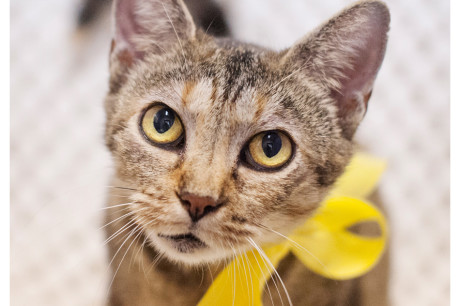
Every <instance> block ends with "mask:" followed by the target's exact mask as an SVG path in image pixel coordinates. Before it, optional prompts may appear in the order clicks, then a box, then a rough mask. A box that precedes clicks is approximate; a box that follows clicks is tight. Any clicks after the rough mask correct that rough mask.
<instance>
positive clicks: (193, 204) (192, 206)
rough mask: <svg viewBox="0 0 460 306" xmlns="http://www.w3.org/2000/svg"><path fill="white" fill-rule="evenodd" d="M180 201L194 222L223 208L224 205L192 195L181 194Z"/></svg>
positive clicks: (207, 198)
mask: <svg viewBox="0 0 460 306" xmlns="http://www.w3.org/2000/svg"><path fill="white" fill-rule="evenodd" d="M179 199H180V201H181V203H182V205H183V206H184V208H185V209H186V210H187V212H188V214H189V215H190V218H192V221H194V222H197V221H198V220H200V219H201V218H203V217H204V216H205V215H207V214H209V213H211V212H213V211H216V210H217V209H219V208H220V207H221V206H222V203H218V202H217V201H215V200H214V199H213V198H211V197H202V196H198V195H195V194H192V193H183V194H180V195H179Z"/></svg>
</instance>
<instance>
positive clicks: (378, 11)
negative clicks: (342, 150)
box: [282, 0, 390, 139]
mask: <svg viewBox="0 0 460 306" xmlns="http://www.w3.org/2000/svg"><path fill="white" fill-rule="evenodd" d="M389 23H390V15H389V12H388V8H387V7H386V5H385V4H384V3H383V2H380V1H376V0H371V1H361V2H358V3H357V4H355V5H352V6H350V7H349V8H348V9H345V10H343V11H342V12H341V13H339V14H338V15H336V16H335V17H333V18H331V19H330V20H329V21H328V22H326V23H325V24H323V25H322V26H321V27H319V28H318V29H316V30H315V31H314V32H313V33H312V34H310V35H308V36H306V37H305V38H303V39H302V40H300V41H299V42H298V43H296V44H295V45H294V46H293V47H292V48H290V49H289V50H287V52H286V53H285V54H284V56H283V58H282V62H284V63H285V64H286V65H288V67H290V68H289V69H290V70H293V71H299V72H300V75H301V76H303V77H305V78H310V79H313V80H315V81H319V82H321V84H323V85H324V86H325V87H326V88H327V89H328V91H329V92H330V96H331V98H332V99H333V100H334V102H335V104H336V106H337V117H338V119H339V124H340V126H341V128H342V134H343V135H344V137H346V138H348V139H351V138H352V137H353V134H354V133H355V130H356V128H357V127H358V125H359V123H360V122H361V120H362V118H363V117H364V114H365V113H366V109H367V102H368V100H369V98H370V96H371V93H372V87H373V83H374V80H375V78H376V76H377V72H378V70H379V68H380V65H381V64H382V61H383V57H384V54H385V49H386V43H387V32H388V30H389Z"/></svg>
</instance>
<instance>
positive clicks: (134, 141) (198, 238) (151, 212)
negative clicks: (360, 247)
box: [106, 0, 386, 264]
mask: <svg viewBox="0 0 460 306" xmlns="http://www.w3.org/2000/svg"><path fill="white" fill-rule="evenodd" d="M129 2H133V1H124V2H123V1H121V2H118V3H116V5H117V7H118V13H117V14H123V13H124V11H126V10H128V11H129V5H130V4H129ZM139 2H141V3H143V2H147V1H143V0H142V1H139ZM120 3H121V4H120ZM133 3H134V2H133ZM155 3H156V1H150V4H151V5H152V7H151V8H150V9H157V13H158V9H159V7H155ZM131 5H132V3H131ZM163 9H164V10H163ZM168 10H170V14H168V18H167V19H168V23H166V25H168V24H170V25H171V24H175V27H174V28H172V30H174V31H173V32H174V34H173V35H171V33H170V35H169V36H168V35H167V34H164V33H166V32H167V31H166V30H165V27H166V26H165V24H161V21H159V22H160V25H159V26H161V29H162V30H163V32H162V33H163V34H162V36H161V38H162V39H161V40H160V39H157V40H155V39H154V38H152V41H149V40H148V39H147V38H148V37H149V35H150V37H154V36H155V35H157V36H158V31H157V32H156V34H151V33H150V32H148V31H147V32H146V33H141V34H139V27H138V28H137V32H136V33H135V34H131V36H136V38H135V39H132V40H129V39H128V38H127V37H130V36H129V35H128V34H126V31H125V30H123V29H126V28H129V27H127V26H126V25H123V24H120V25H119V27H120V28H121V30H119V33H123V35H121V38H120V35H119V36H118V37H116V40H115V45H114V48H113V51H112V63H111V66H112V67H111V69H112V71H111V91H110V93H109V95H108V97H107V99H106V109H107V131H106V140H107V144H108V147H109V148H110V150H111V152H112V153H113V156H114V159H115V164H116V172H117V174H116V175H117V177H118V179H119V180H120V181H121V182H122V184H123V185H124V187H128V188H133V189H135V190H136V191H133V192H132V194H131V196H130V200H131V201H132V204H131V205H130V206H129V209H130V210H131V212H132V217H133V220H134V221H135V222H136V223H137V224H138V225H140V226H141V227H142V229H143V232H144V234H145V236H146V237H147V238H148V239H149V242H150V243H151V244H152V245H153V246H154V247H155V248H157V249H158V250H159V251H160V252H162V253H164V254H165V255H166V256H167V257H169V258H171V259H173V260H177V261H180V262H184V263H190V264H194V263H202V262H208V261H213V260H216V259H222V258H225V257H228V256H231V255H235V252H237V253H238V252H240V251H243V250H246V249H248V248H251V247H253V246H252V243H257V244H259V245H260V244H264V243H269V242H275V241H276V240H277V239H279V238H280V235H279V234H276V233H275V232H279V233H281V234H284V235H286V234H288V233H289V231H290V230H292V229H293V228H294V227H296V226H298V225H299V224H300V223H302V222H304V221H305V219H306V218H307V217H308V216H309V215H311V214H312V213H313V212H314V210H315V208H317V207H318V205H319V203H320V202H321V200H322V199H323V197H324V196H325V194H326V193H327V191H328V190H329V188H330V187H331V185H332V183H333V182H334V180H335V179H336V178H337V176H338V175H340V173H341V172H342V171H343V169H344V167H345V165H346V163H347V161H348V160H349V158H350V155H351V153H352V152H351V136H352V134H353V132H354V130H355V128H356V126H357V124H358V123H359V120H360V119H361V118H362V116H363V113H364V111H365V106H366V104H367V99H368V97H369V95H370V88H371V87H370V86H369V85H368V82H365V83H366V84H365V85H360V87H362V88H364V89H363V90H361V92H362V93H361V92H358V91H356V90H354V91H353V95H352V98H347V97H346V94H344V95H343V97H340V98H337V97H336V95H337V92H339V91H338V90H337V88H343V86H340V85H341V84H340V82H342V83H347V82H348V78H345V79H343V77H342V76H341V75H340V73H337V71H336V70H337V69H339V68H337V67H336V66H331V67H329V68H324V71H326V72H327V69H329V70H330V71H331V72H330V75H327V76H326V77H324V78H321V77H319V75H321V74H324V72H318V69H319V68H318V67H321V65H325V64H324V62H325V60H324V59H322V58H321V59H320V60H317V62H315V61H313V60H311V61H310V62H308V61H306V59H305V56H306V54H305V50H304V48H305V45H307V46H309V47H310V48H307V49H308V51H309V52H312V50H313V51H314V48H315V47H317V45H316V44H318V42H315V41H314V40H313V41H312V42H304V43H299V44H298V45H296V46H295V47H293V48H291V49H290V50H287V51H285V52H281V53H277V52H271V51H266V50H263V49H260V48H256V47H252V46H249V45H242V44H240V45H231V44H228V43H227V42H223V41H216V40H214V39H212V38H210V37H208V36H206V35H204V34H203V33H200V32H197V31H196V30H195V28H194V26H193V23H192V21H191V19H190V18H189V17H190V16H188V13H187V12H186V11H185V8H184V7H183V5H182V3H180V2H179V3H175V2H174V1H173V3H169V4H168V5H166V7H163V8H162V9H161V10H160V11H163V12H167V11H168ZM145 14H146V15H145V16H143V18H144V19H145V18H148V16H149V12H148V11H146V12H145ZM131 15H132V14H131ZM117 16H118V15H117ZM360 16H361V15H360ZM157 17H158V16H157ZM361 17H362V16H361ZM355 19H356V18H355ZM157 20H158V18H157ZM169 21H170V23H169ZM365 21H366V20H364V21H362V20H361V23H363V22H365ZM132 22H135V20H132ZM137 22H139V21H137ZM137 25H139V23H138V24H137ZM123 26H124V28H123ZM132 28H135V27H131V29H132ZM150 30H152V29H150ZM170 30H171V29H170ZM149 33H150V34H149ZM385 33H386V30H385V32H384V34H385ZM320 34H321V35H324V33H320V32H319V33H317V35H320ZM140 35H142V36H143V39H140V38H139V37H140ZM152 35H153V36H152ZM164 36H166V38H167V39H169V40H171V41H165V39H166V38H165V37H164ZM366 37H367V36H366ZM382 37H384V35H382ZM307 40H312V39H311V38H308V39H307ZM127 42H128V44H127ZM129 43H131V44H132V45H133V46H138V49H133V48H134V47H133V48H130V47H126V44H127V45H128V46H130V45H129ZM149 43H151V46H150V47H149ZM124 44H125V46H124V47H123V48H121V47H120V45H122V46H123V45H124ZM136 44H137V45H136ZM141 45H142V47H141ZM317 48H319V47H317ZM133 50H134V51H133ZM318 52H320V51H318ZM382 52H383V51H380V53H382ZM337 53H338V51H337ZM310 56H311V55H310ZM382 57H383V53H382V54H381V55H378V56H377V58H378V61H379V63H378V64H377V65H376V64H374V63H371V64H372V65H374V66H376V67H377V69H378V66H379V65H380V61H381V58H382ZM299 62H301V63H299ZM305 63H307V65H304V64H305ZM369 65H370V64H366V67H368V66H369ZM372 65H370V66H372ZM309 66H315V67H314V68H311V69H310V70H309V68H308V67H309ZM347 69H350V67H349V66H345V68H344V69H343V70H342V72H343V71H346V70H347ZM334 73H335V74H334ZM375 73H376V71H375V72H374V74H375ZM373 77H374V76H371V77H367V78H369V79H371V81H372V80H373ZM335 83H339V84H335ZM352 85H353V86H355V87H356V85H355V84H352ZM341 93H342V92H341ZM359 95H361V96H362V97H361V100H359V99H360V96H359ZM340 99H342V100H343V101H344V102H342V104H343V105H345V106H346V107H345V108H347V109H344V108H341V107H340V106H337V103H338V102H337V100H340ZM363 101H364V102H363ZM355 121H356V122H355Z"/></svg>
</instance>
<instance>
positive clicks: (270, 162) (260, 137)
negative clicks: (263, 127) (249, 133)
mask: <svg viewBox="0 0 460 306" xmlns="http://www.w3.org/2000/svg"><path fill="white" fill-rule="evenodd" d="M249 154H250V155H251V158H252V160H253V161H254V162H255V163H256V164H258V165H259V166H262V167H264V168H278V167H280V166H282V165H284V164H285V163H286V162H287V161H288V160H289V158H290V157H291V155H292V143H291V140H290V139H289V137H288V136H286V135H285V134H284V133H283V132H280V131H267V132H262V133H260V134H257V135H256V136H255V137H254V138H253V139H252V140H251V142H250V143H249Z"/></svg>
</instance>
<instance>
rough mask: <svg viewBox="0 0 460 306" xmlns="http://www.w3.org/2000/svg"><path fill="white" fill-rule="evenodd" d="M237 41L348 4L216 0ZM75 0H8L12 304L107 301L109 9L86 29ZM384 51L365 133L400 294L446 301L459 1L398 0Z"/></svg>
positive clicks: (287, 39)
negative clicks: (453, 44)
mask: <svg viewBox="0 0 460 306" xmlns="http://www.w3.org/2000/svg"><path fill="white" fill-rule="evenodd" d="M219 2H220V3H222V4H223V6H224V8H225V11H226V14H227V16H228V19H229V21H230V25H231V28H232V30H233V32H234V34H235V36H237V37H238V38H240V39H243V40H246V41H251V42H256V43H259V44H262V45H266V46H270V47H274V48H277V49H280V48H283V47H286V46H289V45H290V44H291V43H292V42H294V41H295V40H296V39H298V38H300V37H301V36H302V35H303V34H305V33H306V32H307V31H309V30H311V29H312V28H313V27H315V26H316V25H318V24H319V23H320V22H322V21H323V20H325V19H326V18H328V17H330V16H331V15H332V14H334V13H335V12H337V11H338V10H339V9H341V8H343V7H344V6H345V5H347V4H348V3H349V1H344V0H325V1H312V0H284V1H282V0H276V1H275V0H235V1H225V0H219ZM78 3H79V2H78V0H67V1H64V0H46V1H45V0H43V1H33V0H16V1H14V2H12V3H11V97H12V100H11V298H12V305H59V306H64V305H78V306H81V305H102V304H103V302H102V301H103V300H104V298H105V295H106V289H105V288H106V284H107V280H108V277H107V274H106V271H107V270H106V263H105V256H106V255H105V249H104V246H103V244H102V242H103V233H102V231H100V230H98V228H99V227H100V225H101V222H102V221H101V213H102V211H101V210H100V208H101V207H102V206H103V205H104V197H105V193H106V190H107V188H110V187H108V186H107V182H108V179H107V178H108V175H109V174H110V171H111V170H110V169H111V167H110V159H109V155H108V153H107V152H106V150H105V148H104V146H103V141H102V132H103V122H104V113H103V110H102V100H103V97H104V94H105V92H106V90H107V78H108V74H107V64H108V62H107V55H108V48H109V41H110V21H109V18H108V12H106V14H104V15H103V16H102V17H101V18H100V19H99V20H98V21H97V23H96V24H95V25H94V26H93V27H91V28H90V29H88V30H86V31H76V29H75V22H74V21H75V14H76V7H77V6H78ZM387 3H388V5H389V7H390V11H391V15H392V22H391V32H390V40H389V44H388V51H387V56H386V58H385V61H384V65H383V67H382V69H381V71H380V74H379V77H378V79H377V82H376V86H375V89H374V94H373V97H372V99H371V102H370V107H369V111H368V113H367V117H366V118H365V120H364V122H363V124H362V125H361V127H360V129H359V131H358V135H357V137H358V139H359V140H361V142H363V143H364V144H366V145H367V146H368V147H369V149H370V151H371V152H373V153H374V154H376V155H378V156H382V157H384V158H386V159H387V160H388V162H389V168H388V171H387V172H386V174H385V176H384V178H383V180H382V183H381V190H382V193H383V197H384V199H385V200H386V204H387V207H388V212H389V217H390V222H391V231H392V241H391V243H392V248H391V255H392V264H393V265H392V277H391V283H390V287H391V291H390V295H391V300H392V301H393V302H394V305H436V306H438V305H448V304H449V293H450V287H449V266H450V258H449V251H450V246H449V239H450V237H449V226H450V224H449V200H450V199H449V190H450V187H449V164H450V162H449V158H450V157H449V137H450V135H449V125H450V122H449V56H450V55H449V2H448V1H447V0H442V1H434V0H417V1H415V0H404V1H402V0H391V1H387Z"/></svg>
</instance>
